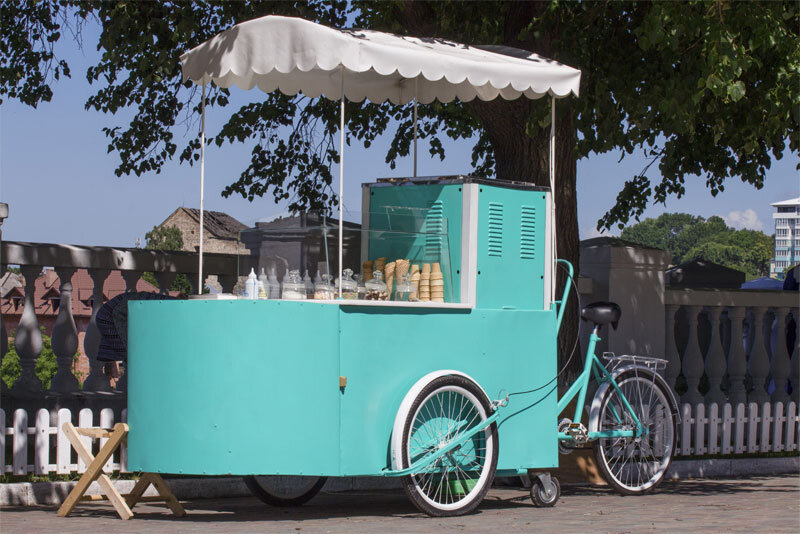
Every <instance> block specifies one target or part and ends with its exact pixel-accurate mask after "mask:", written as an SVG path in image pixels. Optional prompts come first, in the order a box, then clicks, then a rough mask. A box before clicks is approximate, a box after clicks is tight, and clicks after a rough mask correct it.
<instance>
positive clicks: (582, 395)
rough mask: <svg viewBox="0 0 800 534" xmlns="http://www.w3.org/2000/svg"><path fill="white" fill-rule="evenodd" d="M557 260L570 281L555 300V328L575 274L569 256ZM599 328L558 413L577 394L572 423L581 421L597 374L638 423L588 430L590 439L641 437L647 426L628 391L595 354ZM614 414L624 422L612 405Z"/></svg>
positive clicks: (561, 435)
mask: <svg viewBox="0 0 800 534" xmlns="http://www.w3.org/2000/svg"><path fill="white" fill-rule="evenodd" d="M557 262H558V263H560V264H562V265H565V266H566V267H567V272H568V274H567V281H566V284H565V286H564V294H563V296H562V297H561V300H558V301H556V302H555V305H556V307H557V315H556V332H558V331H559V330H560V329H561V320H562V318H563V315H564V310H565V309H566V302H567V296H568V294H569V288H570V282H571V281H572V278H573V273H574V271H573V267H572V264H571V263H570V262H568V261H567V260H562V259H558V260H557ZM599 329H600V327H599V326H595V328H594V329H593V330H592V333H591V335H590V336H589V346H588V347H587V348H586V358H585V360H584V364H583V372H582V373H581V374H580V376H578V378H577V379H576V380H575V382H573V383H572V385H571V386H570V387H569V389H568V390H567V392H566V393H565V394H564V396H563V397H561V398H560V399H559V400H558V404H557V407H558V413H561V412H563V411H564V409H565V408H566V407H567V405H568V404H569V403H570V402H571V401H572V399H574V398H575V396H576V395H577V396H578V402H577V405H576V406H575V417H574V418H573V420H572V421H573V423H580V422H581V419H582V415H583V404H584V402H585V401H586V392H587V390H588V389H589V380H590V379H591V378H592V376H594V378H595V380H596V381H597V383H598V384H601V383H603V382H606V381H608V382H610V383H611V385H612V386H613V387H614V389H616V390H617V393H619V396H620V398H621V399H622V403H623V405H624V407H625V409H626V410H627V411H628V413H629V414H630V415H631V418H632V419H633V421H634V422H635V423H636V430H608V431H603V432H589V439H590V440H595V439H601V438H638V437H640V436H641V435H643V434H644V433H645V432H646V429H645V428H644V427H643V426H642V423H641V422H640V421H639V418H638V417H636V414H635V413H634V412H633V409H632V408H631V405H630V403H629V402H628V399H627V397H625V394H624V393H623V392H622V390H620V388H619V386H618V385H617V382H616V381H615V380H614V377H613V376H612V375H611V373H609V372H608V369H606V366H605V365H603V363H602V362H601V361H600V359H599V358H598V357H597V355H596V354H595V347H596V346H597V342H598V341H600V339H601V338H600V336H598V335H597V332H598V330H599ZM611 410H612V415H613V416H614V417H615V418H616V420H617V422H620V423H621V422H622V418H621V417H620V414H618V413H616V409H615V408H614V407H613V406H611ZM558 439H559V440H562V441H568V440H573V439H574V438H573V437H572V436H570V435H569V434H567V433H565V432H559V433H558Z"/></svg>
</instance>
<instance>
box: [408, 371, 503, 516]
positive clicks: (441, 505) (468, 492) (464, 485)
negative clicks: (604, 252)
mask: <svg viewBox="0 0 800 534" xmlns="http://www.w3.org/2000/svg"><path fill="white" fill-rule="evenodd" d="M428 401H430V402H431V404H428ZM442 401H444V402H445V403H446V404H448V405H450V404H451V403H452V406H456V404H455V403H456V402H458V403H459V404H460V408H458V413H456V411H455V410H453V411H451V412H450V413H448V415H451V414H452V415H453V417H454V418H458V419H456V420H468V423H467V424H462V425H453V427H454V429H455V428H457V430H454V432H455V433H454V434H451V433H450V425H448V428H447V435H446V436H441V441H440V442H439V443H443V442H444V440H452V439H453V438H454V437H455V436H457V435H459V434H460V433H464V432H466V431H468V430H469V429H470V428H474V427H475V426H476V425H478V424H479V423H480V421H483V420H485V419H486V418H488V417H489V416H490V415H491V414H492V405H491V403H490V402H489V399H487V398H486V395H485V394H484V393H483V391H482V390H481V388H480V387H478V386H477V385H476V384H475V383H474V382H472V381H471V380H469V379H468V378H465V377H463V376H457V375H448V376H442V377H439V378H436V379H434V380H433V381H431V383H430V384H428V385H427V386H425V387H424V388H423V389H422V391H420V393H419V395H417V398H416V399H414V402H413V403H412V405H411V409H410V410H409V412H408V414H407V415H406V421H405V424H404V425H403V442H402V454H401V463H402V468H403V469H405V468H407V467H409V466H410V465H411V464H412V461H411V459H410V458H409V446H410V441H411V437H412V436H411V433H412V429H413V430H414V440H415V442H416V443H417V444H423V443H422V442H423V441H427V443H426V444H428V445H430V447H429V450H433V448H434V447H435V446H436V444H435V443H434V444H431V443H430V442H431V440H433V441H434V442H435V441H436V440H437V439H438V438H439V437H440V436H436V435H434V433H435V431H436V430H437V429H435V428H433V427H434V425H433V424H430V425H428V424H426V421H425V419H426V417H427V418H428V419H427V422H430V421H432V420H439V421H441V419H443V417H439V418H437V417H436V413H435V412H433V413H431V412H432V411H433V410H436V403H437V402H438V403H441V402H442ZM439 406H441V404H439ZM423 407H424V408H425V410H424V412H423ZM465 409H466V411H465ZM441 412H442V414H443V415H444V412H445V410H444V409H441ZM425 414H428V415H425ZM473 420H474V422H473ZM439 430H441V424H439ZM425 438H427V439H426V440H425ZM498 450H499V442H498V439H497V425H495V424H492V425H490V426H489V427H487V428H486V430H485V431H484V432H479V433H478V434H476V435H475V436H474V437H473V438H472V439H471V440H467V441H466V442H465V443H464V444H463V445H462V447H459V448H457V449H455V451H458V452H454V453H453V454H447V455H445V456H442V457H440V458H439V459H437V460H436V461H434V463H433V464H431V465H430V466H428V468H427V470H426V471H424V472H421V473H417V474H414V475H409V476H407V477H404V479H403V488H404V490H405V492H406V495H408V498H409V499H410V500H411V502H412V503H413V504H414V506H416V507H417V508H418V509H419V510H420V511H421V512H424V513H426V514H428V515H430V516H434V517H448V516H457V515H463V514H467V513H469V512H471V511H472V510H474V509H475V508H476V507H477V506H478V505H479V504H480V503H481V501H482V500H483V498H484V497H485V496H486V492H488V491H489V488H490V487H491V485H492V481H493V480H494V475H495V471H496V469H497V456H498ZM414 454H415V456H414V460H415V461H416V460H417V459H419V458H421V457H422V456H424V454H426V452H424V451H415V453H414ZM456 454H459V455H460V458H456V457H455V456H456ZM462 467H464V468H465V469H462ZM442 469H443V470H444V475H442V474H441V470H442ZM459 473H461V476H460V475H459ZM437 479H438V482H435V480H437ZM433 484H438V486H437V490H434V488H433ZM426 488H427V489H426ZM449 500H451V501H452V502H448V501H449ZM442 501H443V502H442Z"/></svg>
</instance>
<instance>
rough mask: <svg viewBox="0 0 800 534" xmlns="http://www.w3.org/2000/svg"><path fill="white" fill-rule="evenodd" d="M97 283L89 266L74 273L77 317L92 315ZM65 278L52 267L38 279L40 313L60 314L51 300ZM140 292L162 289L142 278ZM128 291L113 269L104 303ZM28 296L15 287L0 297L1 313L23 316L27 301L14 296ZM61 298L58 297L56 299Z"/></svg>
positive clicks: (36, 298)
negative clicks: (93, 292) (94, 291)
mask: <svg viewBox="0 0 800 534" xmlns="http://www.w3.org/2000/svg"><path fill="white" fill-rule="evenodd" d="M93 287H94V282H93V281H92V278H91V277H90V276H89V273H88V272H87V271H86V269H78V270H77V271H75V274H73V275H72V315H73V316H75V317H87V318H88V317H91V316H92V306H91V304H92V302H91V298H92V288H93ZM60 288H61V280H60V279H59V277H58V275H56V274H55V271H53V270H52V269H49V270H48V271H46V272H45V273H44V274H43V275H41V276H39V277H37V278H36V280H35V281H34V294H33V305H34V308H35V309H36V315H39V316H56V315H58V309H56V308H55V306H54V303H53V302H52V301H51V299H54V297H58V296H59V295H60V294H61V291H60ZM136 291H147V292H155V291H158V289H157V288H156V287H155V286H153V285H152V284H150V283H149V282H146V281H145V280H142V279H141V278H140V279H139V280H138V281H137V282H136ZM124 292H125V280H124V279H123V278H122V274H121V273H120V272H119V271H111V274H109V275H108V278H106V280H105V282H104V283H103V302H105V301H107V300H109V299H112V298H114V297H116V296H117V295H119V294H120V293H124ZM170 295H173V296H177V295H178V293H177V292H175V291H170ZM15 296H16V297H20V296H24V287H20V288H14V289H13V290H12V291H10V292H9V293H8V294H7V295H6V296H5V297H4V298H2V299H0V312H2V314H3V315H12V316H13V315H22V308H23V303H24V301H22V302H20V299H19V298H17V301H16V302H14V299H13V298H12V297H15ZM56 300H57V299H56Z"/></svg>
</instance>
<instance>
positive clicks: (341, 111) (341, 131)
mask: <svg viewBox="0 0 800 534" xmlns="http://www.w3.org/2000/svg"><path fill="white" fill-rule="evenodd" d="M341 69H342V100H341V103H340V105H339V299H341V298H342V245H343V243H344V239H343V233H342V210H343V208H344V188H343V187H342V185H343V181H344V66H342V68H341Z"/></svg>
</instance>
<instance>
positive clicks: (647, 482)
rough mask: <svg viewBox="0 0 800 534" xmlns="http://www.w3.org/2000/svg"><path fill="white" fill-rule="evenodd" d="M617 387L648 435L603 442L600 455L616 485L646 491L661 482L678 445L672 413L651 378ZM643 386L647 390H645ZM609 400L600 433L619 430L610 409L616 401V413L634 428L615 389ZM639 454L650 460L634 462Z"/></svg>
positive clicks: (630, 380)
mask: <svg viewBox="0 0 800 534" xmlns="http://www.w3.org/2000/svg"><path fill="white" fill-rule="evenodd" d="M618 385H619V388H620V389H621V390H622V392H623V393H624V394H625V397H626V398H627V399H628V402H629V403H630V405H631V407H632V408H633V409H634V411H635V412H636V416H637V417H639V419H640V421H641V423H642V425H643V426H644V427H645V428H647V429H649V433H648V434H647V435H646V436H642V437H641V438H640V439H639V440H638V441H637V440H635V439H631V438H605V439H600V440H599V446H600V454H601V455H602V458H603V463H604V464H605V466H606V470H607V471H608V475H609V476H611V477H612V478H613V479H614V481H615V482H616V483H617V484H619V485H620V486H621V487H622V488H624V489H626V490H628V491H632V492H643V491H646V490H648V489H649V488H651V487H652V486H653V485H654V484H657V483H658V482H659V481H660V480H661V478H662V477H663V476H664V473H665V472H666V470H667V467H668V466H669V462H670V459H671V458H672V450H673V448H674V444H675V425H674V421H673V418H672V411H671V409H670V404H669V401H668V400H667V398H666V396H665V395H664V393H663V392H662V391H661V389H660V388H659V387H658V386H656V384H654V383H653V382H652V381H651V379H650V378H648V377H644V376H633V377H629V378H626V379H625V380H623V381H622V382H621V383H619V384H618ZM644 385H646V386H647V387H646V388H644V390H643V386H644ZM645 391H646V392H647V393H645ZM606 399H608V400H606V401H604V403H603V406H602V409H601V411H600V422H599V425H600V430H612V429H614V428H620V426H619V425H618V424H617V421H616V418H615V417H614V415H613V412H612V411H611V410H609V406H611V404H612V403H611V402H610V401H612V400H616V402H614V403H613V404H614V408H615V410H616V411H617V414H621V415H622V419H623V420H622V425H623V427H624V428H626V429H630V430H633V429H635V426H634V423H633V420H632V419H631V417H630V413H629V412H628V410H626V409H624V408H623V407H622V404H621V402H620V398H619V394H617V392H616V390H609V393H608V396H607V397H606ZM637 454H638V455H639V457H641V458H644V459H645V460H647V461H646V462H642V461H635V460H634V458H635V456H636V455H637Z"/></svg>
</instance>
